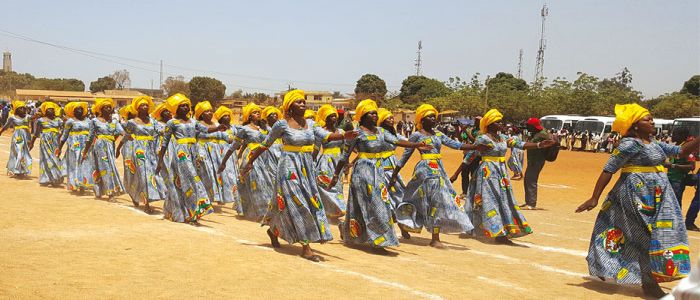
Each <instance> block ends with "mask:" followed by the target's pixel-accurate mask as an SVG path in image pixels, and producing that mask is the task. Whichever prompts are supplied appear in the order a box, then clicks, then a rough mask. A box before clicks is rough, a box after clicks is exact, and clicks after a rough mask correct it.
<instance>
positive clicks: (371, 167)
mask: <svg viewBox="0 0 700 300" xmlns="http://www.w3.org/2000/svg"><path fill="white" fill-rule="evenodd" d="M386 133H387V132H386V131H385V130H384V128H377V132H376V133H368V132H366V131H364V130H362V129H360V130H359V134H358V136H357V137H356V138H355V139H353V140H351V141H350V142H349V148H348V150H347V151H346V152H345V153H344V154H343V161H345V162H347V161H349V159H350V153H352V151H353V150H357V152H358V158H357V161H355V166H354V167H353V168H352V174H351V175H350V192H349V194H348V208H347V214H346V217H345V220H346V221H345V222H343V223H341V225H340V230H341V232H342V236H343V241H344V242H346V243H353V244H364V243H367V244H369V245H370V246H372V247H390V246H397V245H399V239H398V238H397V237H396V234H395V233H394V228H393V226H392V225H393V215H392V211H393V210H392V207H391V201H390V200H389V190H388V188H387V186H388V185H389V181H388V180H387V178H386V176H385V174H384V169H383V168H382V153H383V150H384V149H386V148H385V146H384V144H386V143H389V144H394V143H396V141H397V139H396V137H395V136H394V135H389V134H386Z"/></svg>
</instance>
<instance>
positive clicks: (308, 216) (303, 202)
mask: <svg viewBox="0 0 700 300" xmlns="http://www.w3.org/2000/svg"><path fill="white" fill-rule="evenodd" d="M305 98H306V97H305V95H304V92H303V91H301V90H292V91H289V92H287V94H285V95H284V102H283V104H282V114H284V119H282V120H279V121H277V123H275V125H273V126H272V130H271V131H270V135H268V136H267V138H266V139H265V141H264V143H263V144H262V145H261V146H260V147H258V148H256V149H255V150H253V152H252V153H251V154H250V159H249V160H248V162H247V163H246V164H245V165H244V166H243V168H242V170H241V172H242V176H244V177H245V176H246V175H247V173H248V172H249V171H250V170H251V168H252V167H253V166H254V164H255V161H256V160H257V158H258V157H259V156H260V155H261V154H262V153H263V152H266V150H267V149H268V148H269V147H270V146H272V144H273V143H274V142H275V140H277V139H278V138H281V139H282V143H283V146H282V151H283V152H284V154H283V155H282V159H281V160H280V162H279V167H278V171H277V178H276V180H275V181H274V182H275V186H274V191H276V192H277V195H276V196H275V198H274V199H273V200H272V201H271V202H270V207H269V210H268V212H267V214H266V216H265V219H264V220H263V224H264V225H269V226H270V228H269V229H268V230H267V234H268V236H269V237H270V242H271V243H272V246H273V247H280V244H279V241H278V240H277V238H278V237H281V238H282V239H284V240H285V241H287V242H289V243H301V244H302V252H301V256H302V257H303V258H306V259H309V260H311V261H320V260H321V257H320V256H318V255H315V254H314V252H313V251H312V250H311V246H310V245H309V243H313V242H326V241H330V240H332V239H333V236H332V235H331V231H330V228H329V227H328V225H329V223H328V219H327V218H326V214H325V211H324V209H323V204H322V202H321V200H320V195H319V192H318V185H317V184H316V180H315V178H316V174H317V172H316V169H315V168H316V167H315V165H314V162H313V157H312V156H311V153H312V152H313V149H314V145H315V144H316V135H315V134H314V129H313V126H314V122H313V121H310V120H306V119H304V111H305V110H306V100H305ZM346 137H353V134H352V133H350V134H348V133H346ZM343 138H345V137H344V136H343V135H341V134H337V133H331V134H330V135H329V136H328V138H327V140H329V141H334V140H340V139H343Z"/></svg>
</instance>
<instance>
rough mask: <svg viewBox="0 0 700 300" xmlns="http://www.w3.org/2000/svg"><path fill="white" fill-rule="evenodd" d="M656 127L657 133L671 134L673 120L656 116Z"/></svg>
mask: <svg viewBox="0 0 700 300" xmlns="http://www.w3.org/2000/svg"><path fill="white" fill-rule="evenodd" d="M654 127H656V134H670V133H671V129H673V120H667V119H657V118H654Z"/></svg>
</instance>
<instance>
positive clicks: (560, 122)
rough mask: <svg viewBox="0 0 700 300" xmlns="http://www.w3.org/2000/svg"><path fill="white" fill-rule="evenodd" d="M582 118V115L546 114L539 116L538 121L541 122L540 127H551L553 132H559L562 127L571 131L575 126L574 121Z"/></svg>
mask: <svg viewBox="0 0 700 300" xmlns="http://www.w3.org/2000/svg"><path fill="white" fill-rule="evenodd" d="M583 119H584V117H582V116H573V115H548V116H544V117H542V118H540V123H542V127H544V129H547V130H552V129H553V130H554V131H555V132H559V131H560V130H562V129H566V130H568V131H571V130H573V129H574V127H575V126H576V123H577V122H578V121H580V120H583Z"/></svg>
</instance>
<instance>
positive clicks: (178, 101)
mask: <svg viewBox="0 0 700 300" xmlns="http://www.w3.org/2000/svg"><path fill="white" fill-rule="evenodd" d="M182 104H188V105H189V106H190V109H191V107H192V101H190V99H189V98H187V96H185V95H183V94H180V93H177V94H175V95H172V96H170V97H168V99H165V108H166V109H167V110H169V111H170V113H171V114H173V116H175V112H177V108H178V106H180V105H182Z"/></svg>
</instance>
